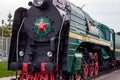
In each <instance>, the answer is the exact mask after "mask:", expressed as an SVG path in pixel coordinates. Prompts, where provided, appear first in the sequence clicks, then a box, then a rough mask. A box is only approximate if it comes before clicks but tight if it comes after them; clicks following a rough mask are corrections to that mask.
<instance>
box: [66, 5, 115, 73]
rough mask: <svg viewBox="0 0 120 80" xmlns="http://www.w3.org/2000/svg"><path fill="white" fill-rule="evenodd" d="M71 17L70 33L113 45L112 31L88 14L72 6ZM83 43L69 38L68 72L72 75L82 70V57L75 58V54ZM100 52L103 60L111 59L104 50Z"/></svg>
mask: <svg viewBox="0 0 120 80" xmlns="http://www.w3.org/2000/svg"><path fill="white" fill-rule="evenodd" d="M70 15H71V17H70V31H69V32H72V33H75V34H78V35H83V36H88V37H91V38H96V39H100V40H101V39H102V40H103V41H107V42H109V43H110V42H111V43H113V40H111V38H110V34H111V32H110V29H109V28H108V27H107V26H105V25H103V24H101V23H98V22H96V21H94V20H93V19H92V18H91V17H90V16H89V15H88V14H87V13H85V12H84V11H83V10H81V9H80V8H77V7H76V6H74V5H72V4H71V8H70ZM87 19H88V20H89V21H90V24H91V29H92V32H91V33H90V32H89V30H88V26H87ZM106 31H107V33H106ZM82 42H85V41H83V40H80V39H75V38H71V37H69V44H68V51H67V52H68V54H67V71H68V72H69V73H71V74H72V73H74V72H76V71H77V70H80V69H81V65H82V64H81V62H82V61H81V60H82V57H75V54H76V53H77V48H78V46H79V45H80V44H81V43H82ZM94 44H96V43H94ZM100 51H101V53H100V54H101V60H102V59H106V58H109V57H110V56H109V55H108V53H107V52H106V51H105V50H104V49H102V50H100ZM78 53H79V54H81V55H82V56H83V55H84V54H83V53H81V52H78Z"/></svg>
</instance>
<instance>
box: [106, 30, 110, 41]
mask: <svg viewBox="0 0 120 80" xmlns="http://www.w3.org/2000/svg"><path fill="white" fill-rule="evenodd" d="M106 40H107V41H110V31H109V30H106Z"/></svg>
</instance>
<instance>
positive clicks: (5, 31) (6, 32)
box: [0, 12, 13, 37]
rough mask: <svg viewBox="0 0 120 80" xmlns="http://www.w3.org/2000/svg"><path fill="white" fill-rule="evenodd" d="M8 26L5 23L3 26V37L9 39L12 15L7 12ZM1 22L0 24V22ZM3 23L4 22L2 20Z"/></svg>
mask: <svg viewBox="0 0 120 80" xmlns="http://www.w3.org/2000/svg"><path fill="white" fill-rule="evenodd" d="M7 17H8V20H7V21H8V24H7V23H5V25H4V27H3V28H4V29H3V30H4V31H3V32H4V37H11V34H12V21H13V20H12V14H11V13H10V12H9V13H8V16H7ZM2 21H3V20H1V22H2ZM4 21H5V20H4ZM0 36H2V27H0Z"/></svg>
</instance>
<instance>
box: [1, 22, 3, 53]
mask: <svg viewBox="0 0 120 80" xmlns="http://www.w3.org/2000/svg"><path fill="white" fill-rule="evenodd" d="M1 23H2V51H3V52H4V26H3V24H4V20H1Z"/></svg>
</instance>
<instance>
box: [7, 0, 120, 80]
mask: <svg viewBox="0 0 120 80" xmlns="http://www.w3.org/2000/svg"><path fill="white" fill-rule="evenodd" d="M29 5H30V6H31V7H30V9H26V8H18V9H17V10H16V12H15V16H14V21H13V29H12V39H11V47H10V54H9V60H8V69H9V70H13V71H17V70H21V74H20V80H80V79H81V78H84V79H86V78H87V77H92V76H93V75H98V73H99V72H102V71H106V70H108V69H111V68H114V67H116V66H118V65H119V64H120V34H119V33H118V34H116V33H115V32H114V30H113V29H111V28H110V27H109V26H106V25H105V24H102V23H100V22H97V21H96V20H94V19H93V18H91V17H90V16H89V14H87V13H86V12H85V11H84V10H83V9H82V8H79V7H77V6H75V5H74V4H72V3H70V2H68V1H67V0H33V2H30V3H29Z"/></svg>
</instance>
